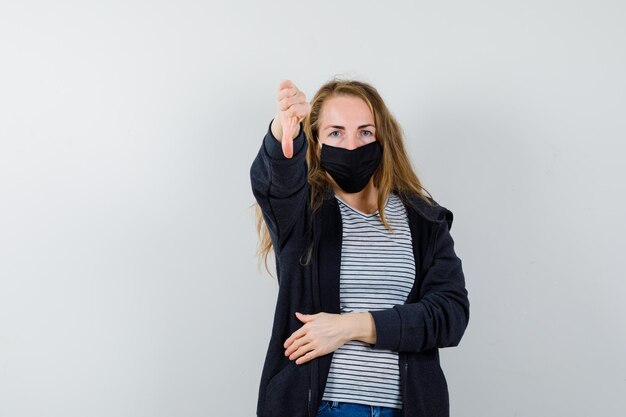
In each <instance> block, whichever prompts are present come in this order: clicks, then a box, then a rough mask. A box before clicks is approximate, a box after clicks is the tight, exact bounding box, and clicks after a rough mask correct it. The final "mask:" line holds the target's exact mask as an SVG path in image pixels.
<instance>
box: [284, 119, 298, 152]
mask: <svg viewBox="0 0 626 417" xmlns="http://www.w3.org/2000/svg"><path fill="white" fill-rule="evenodd" d="M295 120H296V118H295V117H286V118H285V119H284V121H285V124H283V138H282V139H281V143H282V145H283V154H284V155H285V157H286V158H291V157H292V156H293V132H294V129H295V123H294V121H295Z"/></svg>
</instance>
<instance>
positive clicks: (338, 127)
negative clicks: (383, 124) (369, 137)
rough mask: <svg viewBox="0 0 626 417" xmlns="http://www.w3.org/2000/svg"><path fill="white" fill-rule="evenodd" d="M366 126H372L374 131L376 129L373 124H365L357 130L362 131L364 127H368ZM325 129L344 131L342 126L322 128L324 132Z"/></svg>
mask: <svg viewBox="0 0 626 417" xmlns="http://www.w3.org/2000/svg"><path fill="white" fill-rule="evenodd" d="M368 126H372V127H373V128H374V129H376V126H374V125H373V124H366V125H361V126H359V127H358V129H363V128H364V127H368ZM326 129H345V127H344V126H338V125H332V126H326V127H325V128H324V130H326Z"/></svg>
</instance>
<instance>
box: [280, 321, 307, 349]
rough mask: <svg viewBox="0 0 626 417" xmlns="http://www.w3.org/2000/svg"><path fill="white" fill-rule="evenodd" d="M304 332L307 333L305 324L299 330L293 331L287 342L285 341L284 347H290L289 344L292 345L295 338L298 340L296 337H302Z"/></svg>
mask: <svg viewBox="0 0 626 417" xmlns="http://www.w3.org/2000/svg"><path fill="white" fill-rule="evenodd" d="M304 333H305V331H304V326H303V327H300V328H299V329H298V330H296V331H295V332H293V333H292V334H291V336H289V337H288V338H287V340H285V343H283V347H284V348H285V349H286V348H288V347H289V345H291V344H292V343H293V342H294V340H296V339H298V338H300V337H301V336H303V335H304Z"/></svg>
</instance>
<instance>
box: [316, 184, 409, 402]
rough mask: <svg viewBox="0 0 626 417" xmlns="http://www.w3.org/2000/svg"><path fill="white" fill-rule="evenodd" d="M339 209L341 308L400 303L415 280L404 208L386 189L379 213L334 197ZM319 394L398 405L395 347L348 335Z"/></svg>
mask: <svg viewBox="0 0 626 417" xmlns="http://www.w3.org/2000/svg"><path fill="white" fill-rule="evenodd" d="M335 197H336V198H337V200H338V203H339V208H340V210H341V218H342V224H343V244H342V247H341V273H340V295H339V299H340V304H341V313H342V314H344V313H353V312H363V311H370V310H383V309H387V308H391V307H393V306H394V305H397V304H404V302H405V301H406V298H407V296H408V295H409V291H410V290H411V287H412V286H413V281H414V279H415V259H414V257H413V247H412V242H411V230H410V229H409V224H408V218H407V214H406V210H405V208H404V205H403V204H402V201H401V200H400V198H399V197H398V196H397V195H395V194H390V195H389V198H388V199H387V202H386V204H385V216H386V217H387V221H388V222H389V223H390V225H391V227H392V228H393V229H394V232H390V231H389V230H387V229H386V228H385V226H384V225H383V224H382V222H381V221H380V217H379V216H378V211H376V212H375V213H372V214H365V213H362V212H360V211H358V210H356V209H354V208H352V207H350V206H349V205H348V204H346V203H345V202H344V201H342V200H341V199H340V198H339V197H337V196H335ZM322 399H324V400H327V401H341V402H352V403H358V404H365V405H377V406H383V407H394V408H402V393H401V392H400V374H399V368H398V352H394V351H391V350H383V349H372V348H371V347H369V344H368V343H364V342H361V341H357V340H351V341H349V342H348V343H346V344H345V345H343V346H341V347H340V348H339V349H337V350H336V351H335V353H334V354H333V358H332V362H331V365H330V371H329V374H328V380H327V382H326V388H325V390H324V395H323V397H322Z"/></svg>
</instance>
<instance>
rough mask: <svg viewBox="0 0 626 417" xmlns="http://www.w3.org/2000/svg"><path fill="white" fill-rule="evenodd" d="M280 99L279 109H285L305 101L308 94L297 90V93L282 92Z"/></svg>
mask: <svg viewBox="0 0 626 417" xmlns="http://www.w3.org/2000/svg"><path fill="white" fill-rule="evenodd" d="M281 96H283V97H282V98H279V99H278V109H279V110H280V111H285V110H287V109H288V108H289V107H291V106H292V105H294V104H299V103H305V102H306V96H305V95H304V93H303V92H302V91H296V94H282V93H281V94H280V95H279V97H281Z"/></svg>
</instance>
